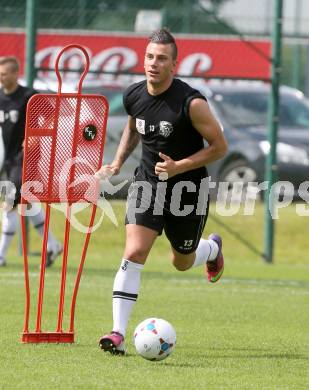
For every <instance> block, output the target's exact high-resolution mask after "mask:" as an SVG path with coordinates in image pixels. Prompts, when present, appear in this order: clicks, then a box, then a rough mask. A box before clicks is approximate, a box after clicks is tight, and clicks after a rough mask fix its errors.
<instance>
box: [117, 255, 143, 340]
mask: <svg viewBox="0 0 309 390" xmlns="http://www.w3.org/2000/svg"><path fill="white" fill-rule="evenodd" d="M143 268H144V266H143V265H142V264H137V263H133V262H132V261H130V260H126V259H122V262H121V264H120V268H119V270H118V272H117V274H116V277H115V281H114V286H113V320H114V324H113V331H115V332H119V333H121V334H122V335H123V336H125V334H126V329H127V325H128V320H129V317H130V315H131V312H132V309H133V306H134V304H135V302H136V300H137V297H138V291H139V286H140V280H141V270H142V269H143Z"/></svg>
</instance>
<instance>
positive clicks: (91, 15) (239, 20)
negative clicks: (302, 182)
mask: <svg viewBox="0 0 309 390" xmlns="http://www.w3.org/2000/svg"><path fill="white" fill-rule="evenodd" d="M273 1H274V0H254V1H251V2H250V7H248V3H247V0H181V1H179V0H157V1H156V2H155V4H154V3H153V2H152V1H150V0H118V1H117V2H115V1H114V0H66V1H60V0H53V1H51V0H35V1H34V2H35V3H36V7H35V8H36V11H35V12H36V18H35V20H36V25H37V26H36V27H37V28H38V29H39V31H49V33H50V31H57V32H58V33H59V31H62V32H65V33H66V34H68V33H70V32H71V33H75V35H76V33H78V34H89V33H92V34H96V33H98V34H99V35H100V34H103V33H107V32H109V33H112V34H114V33H125V34H127V33H129V35H128V36H129V37H131V36H132V35H131V34H138V35H141V34H146V35H147V34H148V33H149V31H150V30H154V29H156V28H157V27H159V26H167V27H168V28H169V29H170V30H171V31H172V32H173V33H176V34H186V35H188V34H189V35H194V36H197V35H198V36H202V37H209V36H210V35H211V36H212V37H214V36H219V37H222V35H224V36H226V37H228V39H231V38H232V39H233V38H236V39H241V40H242V41H243V42H248V43H249V45H250V41H251V40H252V39H253V40H254V39H255V40H256V38H258V40H260V39H264V38H265V39H266V40H267V39H269V37H270V34H271V26H272V23H273V11H272V10H273ZM26 5H27V1H25V0H11V1H8V0H0V7H1V13H0V38H1V37H2V39H1V46H0V55H7V54H13V55H16V56H17V57H19V58H20V60H21V62H22V64H23V63H24V59H23V56H24V47H25V35H24V34H23V32H24V31H25V26H26ZM283 14H284V18H283V34H284V37H285V40H284V46H283V72H282V81H283V83H285V84H288V85H293V86H295V87H299V88H301V89H302V90H304V91H305V92H307V94H308V95H309V76H308V74H309V70H308V67H309V65H308V64H309V59H308V58H309V49H308V47H309V46H308V42H309V27H308V26H309V23H308V20H307V19H309V4H308V2H305V1H303V0H286V1H285V2H284V10H283ZM12 32H14V34H15V35H16V34H17V35H18V39H16V36H15V37H14V38H13V37H12V36H11V35H10V33H12ZM6 34H7V35H6ZM37 41H38V43H39V42H40V38H38V40H37ZM186 44H187V46H190V45H191V44H192V42H191V41H190V40H188V42H187V43H186V42H182V43H181V45H182V46H181V49H184V50H185V49H186V47H185V45H186ZM55 45H56V46H57V45H58V44H57V42H56V41H55ZM212 50H214V48H213V49H212ZM217 50H218V53H217V55H220V52H222V47H220V45H218V49H217ZM224 50H225V49H224ZM262 52H263V53H262V56H263V55H264V56H265V50H262ZM267 54H269V52H268V53H267V50H266V57H267ZM245 55H246V54H245ZM228 56H229V59H230V61H234V62H235V66H237V60H238V64H239V65H238V66H241V64H243V62H244V61H247V62H249V61H250V58H249V60H247V59H246V58H240V54H239V53H238V51H237V50H236V51H234V52H231V53H229V54H228ZM233 57H234V58H233ZM251 61H252V62H254V61H255V59H254V58H252V59H251ZM45 65H46V64H45ZM39 66H40V64H39V65H38V66H37V67H39ZM99 71H102V72H104V70H103V69H100V70H99ZM105 72H106V69H105ZM208 76H210V77H216V76H219V77H222V76H224V74H223V73H222V72H221V74H220V73H219V74H217V75H216V74H213V73H210V74H209V75H207V77H208ZM227 76H231V75H227ZM240 77H241V74H240ZM256 78H262V77H261V76H259V75H257V77H256Z"/></svg>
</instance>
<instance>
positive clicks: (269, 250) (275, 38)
mask: <svg viewBox="0 0 309 390" xmlns="http://www.w3.org/2000/svg"><path fill="white" fill-rule="evenodd" d="M282 4H283V0H275V3H274V5H275V9H274V24H273V34H272V63H271V81H272V82H271V94H270V104H269V111H268V141H269V145H270V150H269V153H268V156H267V160H266V179H267V181H268V188H267V191H266V194H265V202H264V208H265V239H264V257H265V260H266V261H267V262H268V263H271V262H272V261H273V251H274V220H273V218H272V215H273V210H274V194H273V193H272V192H271V188H272V185H273V184H274V183H275V182H276V178H277V169H278V166H277V156H276V146H277V132H278V125H279V102H280V101H279V86H280V75H281V34H282Z"/></svg>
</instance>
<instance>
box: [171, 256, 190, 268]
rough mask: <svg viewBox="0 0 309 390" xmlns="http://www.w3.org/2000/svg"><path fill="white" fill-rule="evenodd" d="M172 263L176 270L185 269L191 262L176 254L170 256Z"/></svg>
mask: <svg viewBox="0 0 309 390" xmlns="http://www.w3.org/2000/svg"><path fill="white" fill-rule="evenodd" d="M172 264H173V266H174V267H175V268H176V269H177V271H187V269H189V268H190V267H191V265H192V264H191V262H189V261H187V259H185V258H183V257H182V258H178V257H177V256H175V255H173V256H172Z"/></svg>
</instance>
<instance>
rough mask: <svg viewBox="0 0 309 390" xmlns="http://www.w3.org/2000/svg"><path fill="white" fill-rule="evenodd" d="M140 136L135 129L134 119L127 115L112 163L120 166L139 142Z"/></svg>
mask: <svg viewBox="0 0 309 390" xmlns="http://www.w3.org/2000/svg"><path fill="white" fill-rule="evenodd" d="M139 140H140V137H139V134H138V132H137V130H136V124H135V119H133V118H132V117H131V116H129V117H128V122H127V124H126V126H125V128H124V130H123V133H122V136H121V139H120V143H119V146H118V149H117V152H116V155H115V158H114V161H113V164H114V165H116V166H119V169H120V167H121V166H122V165H123V163H124V162H125V161H126V159H127V158H128V157H129V156H130V154H131V153H132V152H133V150H134V149H135V148H136V146H137V144H138V143H139Z"/></svg>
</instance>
